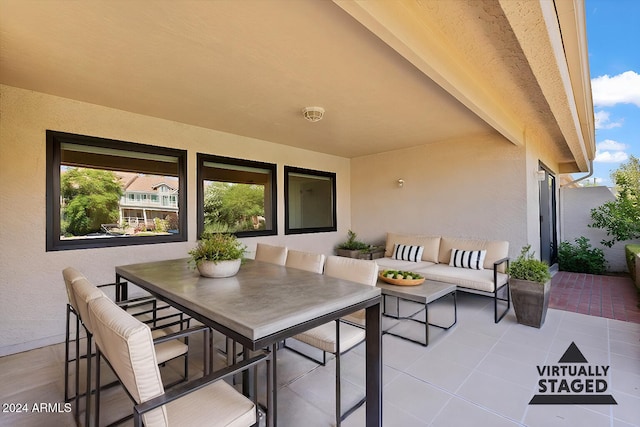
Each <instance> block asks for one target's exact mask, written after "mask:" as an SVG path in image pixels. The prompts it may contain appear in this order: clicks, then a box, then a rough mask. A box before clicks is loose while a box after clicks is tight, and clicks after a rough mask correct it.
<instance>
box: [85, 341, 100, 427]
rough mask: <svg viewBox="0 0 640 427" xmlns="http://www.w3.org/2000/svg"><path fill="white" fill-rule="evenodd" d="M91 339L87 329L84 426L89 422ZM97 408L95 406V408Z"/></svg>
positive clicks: (88, 424) (98, 385)
mask: <svg viewBox="0 0 640 427" xmlns="http://www.w3.org/2000/svg"><path fill="white" fill-rule="evenodd" d="M91 341H92V336H91V334H90V333H89V331H87V384H86V392H85V396H84V402H85V404H84V406H85V426H87V427H89V426H90V425H91V424H90V423H91V359H92V356H91ZM99 388H100V384H99V383H98V384H96V389H99ZM96 409H97V408H96Z"/></svg>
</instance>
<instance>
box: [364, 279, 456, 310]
mask: <svg viewBox="0 0 640 427" xmlns="http://www.w3.org/2000/svg"><path fill="white" fill-rule="evenodd" d="M376 287H378V288H380V289H381V290H382V294H383V295H390V296H394V297H398V298H401V299H405V300H409V301H415V302H419V303H422V304H428V303H430V302H432V301H435V300H437V299H438V298H442V297H443V296H445V295H448V294H450V293H452V292H455V290H456V285H453V284H451V283H444V282H436V281H435V280H425V281H424V282H423V283H422V284H420V285H417V286H400V285H392V284H390V283H387V282H384V281H383V280H382V279H380V278H378V283H377V284H376Z"/></svg>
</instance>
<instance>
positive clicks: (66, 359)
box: [64, 304, 71, 402]
mask: <svg viewBox="0 0 640 427" xmlns="http://www.w3.org/2000/svg"><path fill="white" fill-rule="evenodd" d="M66 318H67V323H66V328H65V329H66V331H65V332H66V333H65V336H64V401H65V402H68V401H69V400H70V399H69V362H70V361H69V346H70V345H71V343H70V340H69V334H70V333H71V328H70V327H69V322H70V321H71V309H70V308H69V304H67V316H66Z"/></svg>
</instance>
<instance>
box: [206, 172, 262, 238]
mask: <svg viewBox="0 0 640 427" xmlns="http://www.w3.org/2000/svg"><path fill="white" fill-rule="evenodd" d="M204 215H205V226H208V227H209V228H211V227H215V229H220V226H221V225H224V227H223V228H225V229H227V230H229V231H231V232H233V231H244V230H252V229H253V218H254V217H258V216H264V186H260V185H253V184H231V183H223V182H213V183H211V184H210V185H209V186H207V188H206V190H205V196H204Z"/></svg>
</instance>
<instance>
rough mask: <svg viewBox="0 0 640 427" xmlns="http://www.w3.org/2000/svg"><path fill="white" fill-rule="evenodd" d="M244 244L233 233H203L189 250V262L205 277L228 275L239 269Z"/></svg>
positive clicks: (244, 247)
mask: <svg viewBox="0 0 640 427" xmlns="http://www.w3.org/2000/svg"><path fill="white" fill-rule="evenodd" d="M246 249H247V248H246V246H245V245H243V244H242V242H240V241H239V240H238V239H237V237H236V236H235V235H233V234H223V233H209V234H206V235H205V234H203V236H202V239H201V240H199V241H198V244H197V246H196V247H195V248H193V249H192V250H190V251H189V255H190V256H191V260H190V262H191V263H192V264H193V265H195V266H196V267H197V268H198V271H199V272H200V275H202V276H205V277H230V276H233V275H235V274H236V273H237V272H238V270H239V269H240V264H241V263H242V257H243V256H244V253H245V251H246Z"/></svg>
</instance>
